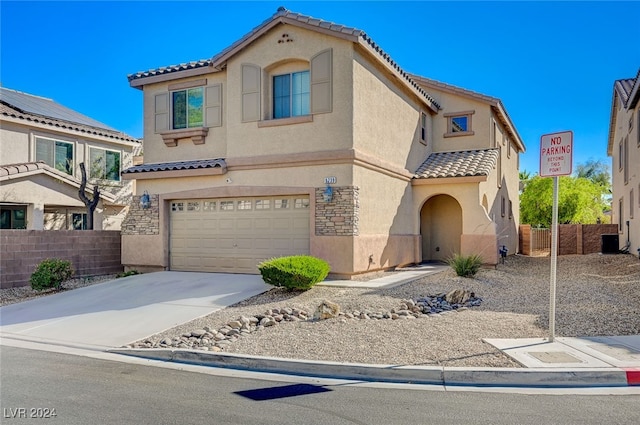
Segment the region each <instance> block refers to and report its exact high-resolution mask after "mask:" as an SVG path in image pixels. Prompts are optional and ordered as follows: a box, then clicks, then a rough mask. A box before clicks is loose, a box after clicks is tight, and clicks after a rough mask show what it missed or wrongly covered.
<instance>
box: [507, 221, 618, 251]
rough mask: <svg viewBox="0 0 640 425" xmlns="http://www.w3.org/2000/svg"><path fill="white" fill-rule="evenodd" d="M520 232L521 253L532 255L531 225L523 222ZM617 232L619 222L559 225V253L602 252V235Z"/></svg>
mask: <svg viewBox="0 0 640 425" xmlns="http://www.w3.org/2000/svg"><path fill="white" fill-rule="evenodd" d="M519 232H520V253H521V254H523V255H530V248H531V226H530V225H528V224H521V225H520V230H519ZM616 233H618V225H617V224H560V225H558V255H571V254H594V253H598V252H602V235H608V234H616ZM621 245H622V244H621Z"/></svg>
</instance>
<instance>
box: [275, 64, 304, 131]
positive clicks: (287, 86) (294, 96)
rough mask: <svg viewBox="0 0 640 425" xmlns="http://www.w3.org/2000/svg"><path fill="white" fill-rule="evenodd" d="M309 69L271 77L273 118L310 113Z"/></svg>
mask: <svg viewBox="0 0 640 425" xmlns="http://www.w3.org/2000/svg"><path fill="white" fill-rule="evenodd" d="M310 98H311V89H310V85H309V71H301V72H293V73H291V74H284V75H275V76H274V77H273V118H274V119H277V118H289V117H298V116H301V115H309V113H310V102H309V101H310Z"/></svg>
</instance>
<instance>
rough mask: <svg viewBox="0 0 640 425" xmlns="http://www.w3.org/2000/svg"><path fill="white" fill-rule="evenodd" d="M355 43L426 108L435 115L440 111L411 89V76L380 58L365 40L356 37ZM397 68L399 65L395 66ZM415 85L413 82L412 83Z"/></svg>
mask: <svg viewBox="0 0 640 425" xmlns="http://www.w3.org/2000/svg"><path fill="white" fill-rule="evenodd" d="M357 43H358V45H359V46H361V47H362V48H363V49H364V50H365V51H366V52H368V53H369V55H370V56H372V57H373V58H374V59H375V60H376V61H377V62H378V63H379V64H381V65H382V66H383V67H384V68H385V69H386V70H387V71H388V72H389V73H391V75H394V76H395V77H396V79H397V81H398V82H399V83H400V84H401V85H402V86H404V87H406V88H408V89H409V91H411V93H413V94H414V95H415V96H417V97H418V98H419V99H420V100H422V101H423V102H424V103H425V104H426V105H427V107H428V108H429V109H430V110H431V111H432V112H433V113H435V114H437V113H438V112H439V111H440V105H438V103H436V102H435V101H434V100H433V99H431V98H430V96H428V95H425V94H424V93H421V92H420V90H418V89H417V88H416V87H413V86H412V85H411V83H410V82H409V81H407V79H409V80H413V78H412V75H411V74H409V73H408V72H406V71H399V70H398V69H396V67H394V66H393V65H392V64H391V62H389V61H386V60H383V59H382V57H381V52H378V51H376V50H375V49H374V48H373V46H372V45H371V44H370V43H369V42H368V41H367V40H365V39H364V38H363V37H358V40H357ZM394 63H395V62H394ZM397 66H398V68H399V65H397ZM414 83H415V82H414Z"/></svg>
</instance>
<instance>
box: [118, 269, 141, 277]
mask: <svg viewBox="0 0 640 425" xmlns="http://www.w3.org/2000/svg"><path fill="white" fill-rule="evenodd" d="M136 274H140V272H139V271H138V270H129V271H127V272H121V273H118V274H117V275H116V278H120V277H127V276H133V275H136Z"/></svg>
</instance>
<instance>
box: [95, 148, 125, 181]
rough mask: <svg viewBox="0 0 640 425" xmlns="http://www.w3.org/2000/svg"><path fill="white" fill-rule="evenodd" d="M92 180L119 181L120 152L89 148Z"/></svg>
mask: <svg viewBox="0 0 640 425" xmlns="http://www.w3.org/2000/svg"><path fill="white" fill-rule="evenodd" d="M89 160H90V161H91V169H90V172H89V175H90V177H91V178H92V179H100V180H112V181H120V152H117V151H109V150H106V149H98V148H89Z"/></svg>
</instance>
